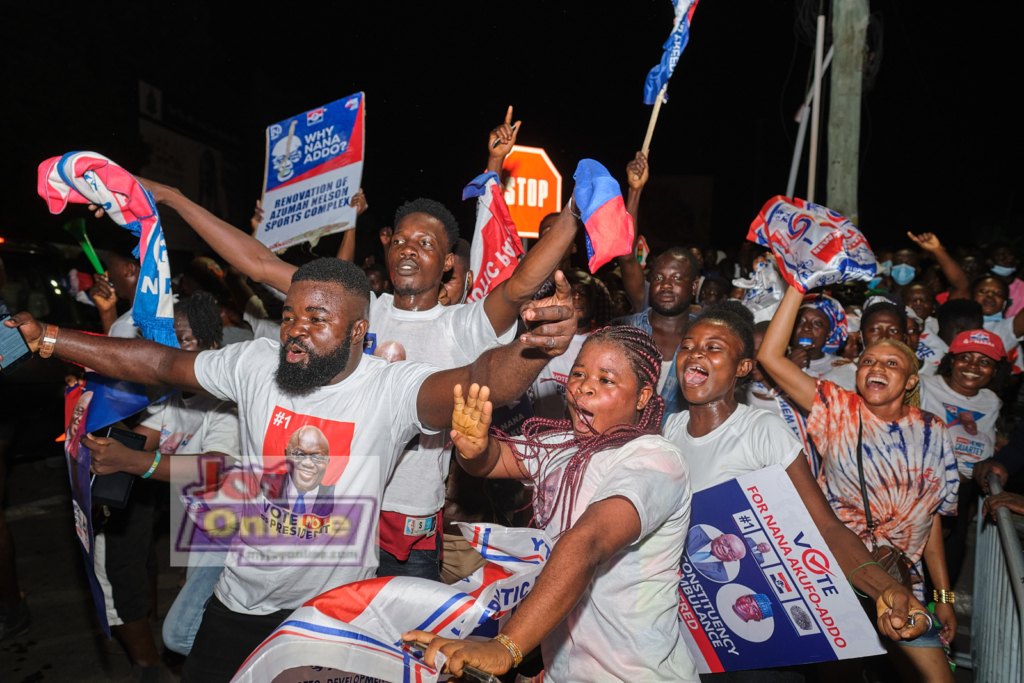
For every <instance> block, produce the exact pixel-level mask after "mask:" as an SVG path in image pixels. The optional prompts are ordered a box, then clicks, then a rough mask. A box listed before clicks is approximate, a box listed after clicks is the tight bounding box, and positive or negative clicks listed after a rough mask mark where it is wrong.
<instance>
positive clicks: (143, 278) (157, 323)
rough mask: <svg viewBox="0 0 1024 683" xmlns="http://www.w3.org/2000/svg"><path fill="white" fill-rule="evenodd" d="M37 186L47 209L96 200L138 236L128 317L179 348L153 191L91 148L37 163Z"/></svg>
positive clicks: (152, 335)
mask: <svg viewBox="0 0 1024 683" xmlns="http://www.w3.org/2000/svg"><path fill="white" fill-rule="evenodd" d="M37 188H38V191H39V196H40V197H42V198H43V199H45V200H46V206H47V208H49V209H50V213H61V212H62V211H64V208H65V207H66V206H67V205H68V202H71V203H72V204H96V205H97V206H101V207H103V210H104V211H106V213H107V215H108V216H110V218H112V219H113V221H114V222H115V223H117V224H118V225H120V226H121V227H122V228H125V229H126V230H129V231H130V232H131V233H132V234H133V235H135V236H136V237H138V238H139V246H138V247H137V248H136V250H135V255H136V256H138V257H139V284H138V286H137V287H136V290H135V303H134V304H133V305H132V317H133V318H134V320H135V324H136V325H137V326H138V328H139V329H140V330H142V336H143V337H145V338H146V339H152V340H153V341H155V342H159V343H161V344H164V345H165V346H171V347H173V348H178V338H177V337H176V336H175V335H174V299H173V295H172V294H171V266H170V263H169V262H168V261H167V246H166V244H165V243H164V232H163V229H162V228H161V227H160V214H158V213H157V210H156V202H155V201H154V200H153V195H151V194H150V193H149V192H148V191H146V188H144V187H142V185H141V184H139V181H138V180H136V179H135V177H134V176H133V175H132V174H131V173H129V172H128V171H126V170H124V169H123V168H121V167H120V166H118V165H117V164H115V163H114V162H113V161H111V160H110V159H108V158H107V157H105V156H103V155H102V154H97V153H96V152H69V153H68V154H65V155H64V156H60V157H53V158H51V159H47V160H46V161H44V162H43V163H41V164H39V174H38V186H37Z"/></svg>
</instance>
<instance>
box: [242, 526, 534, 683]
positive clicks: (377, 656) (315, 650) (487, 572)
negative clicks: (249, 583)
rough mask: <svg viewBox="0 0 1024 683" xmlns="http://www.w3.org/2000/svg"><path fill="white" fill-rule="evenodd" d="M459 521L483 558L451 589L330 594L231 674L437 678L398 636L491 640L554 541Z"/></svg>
mask: <svg viewBox="0 0 1024 683" xmlns="http://www.w3.org/2000/svg"><path fill="white" fill-rule="evenodd" d="M460 526H461V527H462V533H463V534H464V535H465V536H466V539H467V540H469V541H470V543H471V544H472V545H473V547H475V548H476V549H477V550H478V551H480V553H481V554H482V555H483V556H484V558H486V559H487V560H488V563H487V564H486V565H484V566H483V567H481V568H480V569H478V570H476V572H474V573H473V574H472V575H471V576H469V577H467V578H465V579H463V580H461V581H458V582H456V583H454V584H452V585H451V586H446V585H444V584H442V583H438V582H437V581H430V580H428V579H419V578H413V577H406V576H396V577H387V578H378V579H368V580H366V581H358V582H356V583H351V584H348V585H346V586H341V587H339V588H335V589H334V590H331V591H328V592H326V593H324V594H322V595H319V596H317V597H315V598H313V599H312V600H310V601H309V602H307V603H306V604H304V605H303V606H302V607H300V608H299V609H297V610H295V611H294V612H292V614H291V615H290V616H289V617H288V618H287V619H285V620H284V622H283V623H282V624H281V625H280V626H278V627H277V629H276V630H275V631H274V632H273V633H271V634H270V636H269V637H268V638H267V639H266V640H264V641H263V643H262V644H261V645H260V646H259V647H258V648H256V650H255V651H254V652H253V653H252V654H251V655H249V658H248V659H247V660H246V661H245V663H244V664H242V667H241V668H240V669H239V670H238V673H236V674H235V677H234V678H233V679H232V681H234V682H239V683H241V682H244V683H272V681H274V680H275V679H276V678H277V677H278V675H279V674H281V672H283V671H289V672H290V673H289V676H290V680H307V679H304V678H302V677H301V676H298V675H292V674H296V673H297V670H300V669H301V668H303V667H310V668H320V669H322V668H323V667H329V668H331V669H334V670H335V671H334V672H332V676H331V677H332V678H334V679H337V680H353V681H356V680H364V678H363V677H365V679H368V680H382V681H418V682H419V683H433V682H434V681H436V680H437V679H438V676H439V674H438V672H437V671H435V670H434V669H431V668H430V667H428V666H426V665H425V664H423V662H422V661H421V660H420V659H418V658H417V657H415V656H414V654H413V651H411V650H410V649H409V648H407V647H405V646H403V644H402V641H401V637H402V634H403V633H404V632H406V631H411V630H424V631H429V632H431V633H435V634H437V635H439V636H442V637H444V638H477V639H483V640H490V639H491V638H493V637H494V636H495V635H497V633H498V631H499V628H500V626H501V623H502V622H503V620H505V619H507V618H508V615H509V614H510V613H511V611H512V609H513V608H514V607H515V606H516V605H518V604H519V603H520V602H522V600H523V599H524V598H525V597H526V596H527V595H529V594H530V590H531V589H532V588H533V586H534V585H536V582H537V576H539V575H540V572H541V570H542V569H543V568H544V562H545V561H546V560H547V558H548V555H549V554H550V553H551V548H552V543H551V540H550V539H549V538H548V537H547V535H546V534H545V533H544V532H543V531H540V530H537V529H522V528H517V529H509V528H506V527H500V526H496V525H492V524H473V525H470V524H461V525H460ZM346 675H348V676H350V677H351V678H346Z"/></svg>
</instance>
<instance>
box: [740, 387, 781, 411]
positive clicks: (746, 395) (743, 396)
mask: <svg viewBox="0 0 1024 683" xmlns="http://www.w3.org/2000/svg"><path fill="white" fill-rule="evenodd" d="M755 384H756V382H753V381H751V382H747V383H746V384H744V385H742V386H740V387H737V388H736V401H737V402H738V403H742V404H743V405H747V406H750V407H751V408H759V409H760V410H767V411H768V412H769V413H772V414H773V415H775V417H777V418H779V419H782V409H781V408H780V407H779V401H778V399H777V398H775V397H774V396H768V397H765V396H762V395H761V394H759V393H757V392H756V391H754V389H755V386H754V385H755Z"/></svg>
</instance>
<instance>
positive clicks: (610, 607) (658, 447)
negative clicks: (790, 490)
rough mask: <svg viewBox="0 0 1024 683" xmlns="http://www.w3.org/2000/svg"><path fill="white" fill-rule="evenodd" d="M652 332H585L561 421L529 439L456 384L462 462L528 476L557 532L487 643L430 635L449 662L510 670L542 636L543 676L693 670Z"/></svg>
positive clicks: (679, 519) (680, 535) (686, 516)
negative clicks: (683, 621) (524, 592)
mask: <svg viewBox="0 0 1024 683" xmlns="http://www.w3.org/2000/svg"><path fill="white" fill-rule="evenodd" d="M660 370H661V354H660V353H659V351H658V347H657V345H656V344H655V343H654V339H653V338H652V337H651V336H650V335H649V334H647V333H645V332H643V331H641V330H638V329H636V328H634V327H625V326H615V327H607V328H604V329H602V330H598V331H597V332H594V333H593V334H591V335H590V337H588V338H587V341H586V342H585V343H584V344H583V347H582V349H581V350H580V353H579V356H578V357H577V358H576V362H575V363H574V365H573V367H572V371H571V374H570V376H569V383H568V387H567V389H568V391H567V398H568V407H569V416H570V419H568V420H546V419H543V418H533V419H531V420H528V421H527V422H526V423H525V425H524V428H523V435H524V437H523V438H521V439H513V438H509V437H507V436H504V435H502V434H488V429H489V427H490V418H491V404H490V402H488V401H487V397H488V393H489V392H488V390H487V388H486V387H484V388H482V389H479V390H478V388H477V387H476V386H475V385H474V386H472V387H470V390H469V396H468V400H467V401H465V402H464V401H463V399H462V392H461V389H459V388H456V390H455V413H454V415H453V423H452V425H453V427H454V429H453V431H452V432H451V436H452V440H453V441H454V442H455V445H456V447H457V448H458V459H459V464H460V465H461V466H462V467H463V468H465V469H466V470H467V471H468V472H469V473H470V474H473V475H474V476H481V477H492V478H506V479H522V480H526V479H530V480H532V481H533V482H534V483H535V487H534V490H535V494H534V502H533V506H534V510H535V512H536V521H537V525H538V526H539V527H540V528H543V529H544V530H545V531H547V532H548V534H549V535H550V536H551V537H552V538H553V539H555V540H556V543H555V545H554V548H553V550H552V551H551V555H550V557H549V558H548V560H547V564H546V565H545V567H544V570H543V572H542V573H541V574H540V576H539V577H538V580H537V584H536V586H535V587H534V588H533V589H532V590H531V592H530V594H529V596H527V598H526V599H525V600H524V601H523V602H522V603H521V604H520V606H519V608H518V609H517V610H516V612H515V613H514V614H513V615H512V617H511V619H509V621H508V623H507V624H506V625H505V627H504V629H502V633H501V634H500V635H499V636H498V637H497V638H496V639H495V640H492V641H489V642H486V643H477V642H469V641H462V640H445V639H443V638H437V637H435V636H433V634H430V633H423V632H412V633H407V634H405V635H404V636H403V638H406V639H411V638H414V637H415V638H417V639H419V640H424V641H427V642H430V647H429V648H428V651H427V653H426V656H425V661H426V663H427V664H428V665H431V666H433V665H434V656H435V654H436V653H437V651H438V650H440V651H441V652H442V653H443V654H444V655H445V656H446V657H447V658H448V660H447V664H446V666H445V671H446V672H451V673H454V674H456V675H458V674H460V673H461V672H462V667H463V666H464V665H466V664H469V665H473V666H477V667H479V668H481V669H483V670H484V671H488V672H492V673H504V672H505V671H507V670H508V669H509V668H511V667H512V666H513V665H515V664H518V663H519V662H518V659H519V657H520V656H521V654H520V653H524V652H529V651H530V650H532V649H533V648H534V647H536V646H537V645H541V650H542V653H543V656H544V665H545V674H544V680H545V681H553V682H555V683H565V682H567V681H587V682H590V681H612V680H621V681H666V682H668V681H697V680H698V678H697V674H696V669H695V666H694V663H693V660H692V658H691V657H690V654H689V652H688V650H687V649H686V644H685V642H684V641H683V637H682V630H681V626H680V621H679V618H678V616H677V612H678V608H679V597H678V588H677V583H678V580H679V561H680V558H681V557H682V555H683V548H684V545H685V539H686V530H687V528H688V526H689V522H690V481H689V470H688V468H687V466H686V461H685V459H684V458H683V455H682V453H681V452H680V451H679V449H678V448H676V447H675V446H673V445H672V444H671V443H670V442H669V441H667V440H665V439H663V438H662V437H661V436H659V432H660V431H661V417H662V413H663V410H664V407H663V404H662V399H661V397H660V396H658V395H657V393H656V391H655V389H656V387H657V384H658V374H659V372H660Z"/></svg>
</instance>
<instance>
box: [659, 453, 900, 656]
mask: <svg viewBox="0 0 1024 683" xmlns="http://www.w3.org/2000/svg"><path fill="white" fill-rule="evenodd" d="M692 511H693V512H692V516H691V518H690V530H689V532H688V533H687V539H686V552H685V553H684V555H683V559H682V562H681V564H680V582H679V594H680V601H679V614H680V619H681V620H682V622H683V624H684V625H685V626H686V628H685V629H683V634H684V637H685V638H686V642H687V646H688V647H689V648H690V652H691V654H693V656H694V659H695V660H696V662H697V670H698V671H699V672H700V673H715V672H721V671H739V670H744V669H763V668H774V667H780V666H790V665H795V664H806V663H809V662H822V661H833V660H837V659H852V658H855V657H866V656H871V655H877V654H883V653H884V652H885V650H884V649H883V647H882V644H881V642H880V641H879V639H878V635H877V634H876V632H875V629H874V626H873V625H872V624H871V622H870V621H869V620H868V618H867V615H865V613H864V611H863V610H862V609H861V606H860V603H859V602H858V601H857V598H856V596H855V595H854V593H853V590H852V589H851V587H850V585H849V583H847V581H846V577H845V576H844V574H843V570H842V569H840V567H839V563H838V562H837V561H836V559H835V557H834V556H833V555H832V552H831V551H830V550H829V548H828V546H826V545H825V542H824V540H823V539H822V537H821V534H819V533H818V528H817V527H816V526H815V524H814V522H813V520H812V519H811V516H810V514H809V513H808V512H807V509H806V508H805V507H804V506H803V504H802V502H801V500H800V496H799V495H798V494H797V492H796V488H795V487H794V486H793V483H792V482H791V481H790V479H789V475H787V474H786V471H785V470H784V469H782V467H780V466H778V465H773V466H772V467H768V468H766V469H763V470H760V471H757V472H752V473H750V474H746V475H743V476H741V477H738V478H737V479H733V480H732V481H728V482H725V483H724V484H720V485H718V486H714V487H712V488H710V489H705V490H704V491H700V492H698V493H695V494H694V496H693V505H692Z"/></svg>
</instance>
